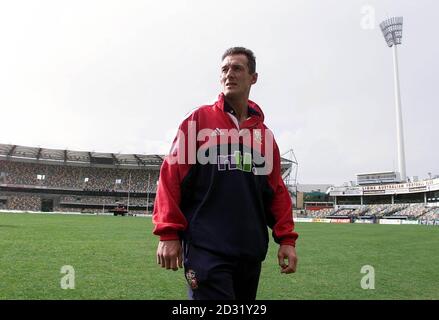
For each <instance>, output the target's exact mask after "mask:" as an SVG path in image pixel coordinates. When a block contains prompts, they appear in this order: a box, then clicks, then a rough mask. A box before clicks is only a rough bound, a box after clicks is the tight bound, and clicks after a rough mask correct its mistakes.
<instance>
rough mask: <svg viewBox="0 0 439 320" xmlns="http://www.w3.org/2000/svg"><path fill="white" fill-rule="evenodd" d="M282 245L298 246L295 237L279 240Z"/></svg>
mask: <svg viewBox="0 0 439 320" xmlns="http://www.w3.org/2000/svg"><path fill="white" fill-rule="evenodd" d="M279 244H280V245H289V246H293V247H296V240H293V239H284V240H281V241H280V242H279Z"/></svg>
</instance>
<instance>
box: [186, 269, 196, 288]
mask: <svg viewBox="0 0 439 320" xmlns="http://www.w3.org/2000/svg"><path fill="white" fill-rule="evenodd" d="M186 280H187V283H188V284H189V286H190V287H191V289H192V290H195V289H197V288H198V282H197V278H196V274H195V271H194V270H192V269H189V270H188V271H187V272H186Z"/></svg>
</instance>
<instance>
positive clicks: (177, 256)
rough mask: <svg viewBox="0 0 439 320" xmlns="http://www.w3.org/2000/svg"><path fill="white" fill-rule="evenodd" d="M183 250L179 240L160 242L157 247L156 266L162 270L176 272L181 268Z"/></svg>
mask: <svg viewBox="0 0 439 320" xmlns="http://www.w3.org/2000/svg"><path fill="white" fill-rule="evenodd" d="M182 253H183V250H182V248H181V243H180V240H169V241H160V242H159V245H158V247H157V264H160V265H162V268H166V269H172V270H174V271H176V270H178V267H180V268H183V254H182Z"/></svg>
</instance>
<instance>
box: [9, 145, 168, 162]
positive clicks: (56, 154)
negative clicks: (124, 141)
mask: <svg viewBox="0 0 439 320" xmlns="http://www.w3.org/2000/svg"><path fill="white" fill-rule="evenodd" d="M0 158H10V159H11V158H12V159H17V160H18V159H28V160H46V161H54V162H64V163H77V164H80V163H83V164H98V165H99V164H101V165H111V166H118V165H121V166H151V165H152V166H154V165H161V163H162V162H163V156H161V155H157V154H153V155H144V154H121V153H102V152H94V151H73V150H60V149H47V148H39V147H25V146H18V145H11V144H0Z"/></svg>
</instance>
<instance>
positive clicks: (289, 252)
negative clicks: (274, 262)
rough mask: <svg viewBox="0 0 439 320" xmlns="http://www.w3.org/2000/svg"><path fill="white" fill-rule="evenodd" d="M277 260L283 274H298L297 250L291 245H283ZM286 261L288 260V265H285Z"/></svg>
mask: <svg viewBox="0 0 439 320" xmlns="http://www.w3.org/2000/svg"><path fill="white" fill-rule="evenodd" d="M277 258H278V260H279V266H280V267H281V271H280V272H281V273H293V272H296V267H297V255H296V248H294V247H293V246H291V245H287V244H281V245H280V247H279V251H278V252H277ZM285 259H287V260H288V264H285Z"/></svg>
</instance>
